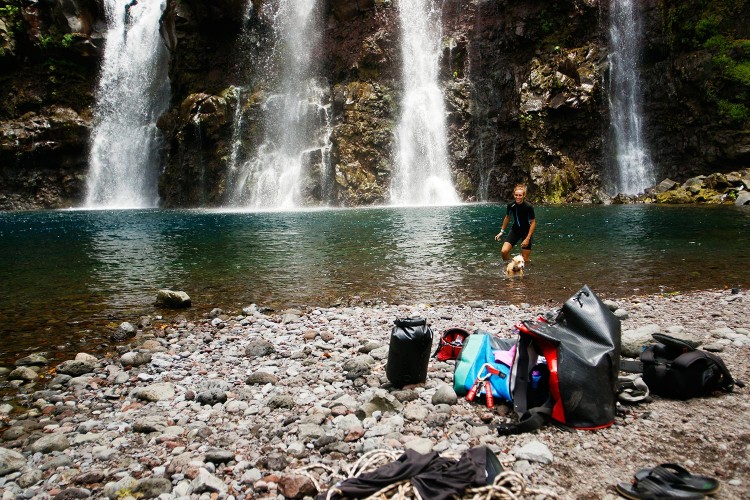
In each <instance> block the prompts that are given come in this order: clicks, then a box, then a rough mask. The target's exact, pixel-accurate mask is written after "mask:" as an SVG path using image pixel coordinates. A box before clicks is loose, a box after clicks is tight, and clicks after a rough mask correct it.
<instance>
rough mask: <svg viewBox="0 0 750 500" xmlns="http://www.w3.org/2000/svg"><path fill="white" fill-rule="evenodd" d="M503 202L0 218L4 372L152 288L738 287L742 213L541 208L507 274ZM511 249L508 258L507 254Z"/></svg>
mask: <svg viewBox="0 0 750 500" xmlns="http://www.w3.org/2000/svg"><path fill="white" fill-rule="evenodd" d="M503 215H504V207H503V206H500V205H494V204H477V205H462V206H452V207H450V206H449V207H413V208H369V209H349V210H320V211H301V212H253V213H229V212H217V211H166V210H125V211H45V212H21V213H3V214H0V335H1V337H0V338H1V339H2V341H1V342H0V365H10V364H12V363H13V362H14V361H15V360H16V359H18V358H19V357H21V356H24V355H26V354H28V352H31V351H39V350H42V351H47V352H49V353H50V356H52V357H57V358H58V359H64V358H67V357H70V356H71V355H73V354H75V353H76V352H79V351H88V352H96V351H97V350H104V349H107V348H108V347H107V346H106V345H103V344H107V343H108V337H109V334H110V333H111V331H112V329H113V328H115V327H116V326H117V325H119V323H120V322H122V321H135V320H137V319H138V317H139V316H141V315H157V314H163V315H164V316H165V317H166V318H172V317H174V315H175V314H176V313H175V312H174V311H166V310H158V309H156V308H154V306H153V305H152V304H153V301H154V298H155V296H156V291H157V290H158V289H160V288H171V289H176V290H184V291H186V292H187V293H188V294H189V295H190V296H191V298H192V299H193V304H194V306H193V307H192V308H191V309H190V310H187V311H183V312H180V314H186V315H188V316H197V315H200V314H203V313H205V312H207V311H209V310H210V309H211V308H213V307H222V308H223V309H225V310H228V311H231V310H234V311H239V310H240V309H241V308H242V307H243V306H246V305H248V304H250V303H257V304H258V305H261V306H269V307H274V308H283V307H289V306H295V307H303V306H323V307H326V306H330V305H332V304H337V303H342V302H343V303H347V302H349V301H350V300H351V299H352V298H357V299H356V300H361V301H365V302H367V301H371V302H377V301H387V302H393V301H403V302H407V303H416V302H428V303H438V302H440V303H458V302H463V301H467V300H485V299H488V300H493V301H500V302H509V303H521V302H529V303H542V302H546V301H549V302H552V303H554V304H557V303H559V302H560V301H562V300H564V299H566V298H567V297H568V296H569V295H571V294H572V293H573V292H575V291H576V290H577V289H578V288H580V286H582V285H583V284H588V285H589V286H591V287H592V288H593V289H594V290H595V291H597V292H598V293H599V294H600V295H601V296H603V297H606V296H610V297H620V296H628V295H632V294H646V293H655V292H665V293H670V292H682V291H688V290H694V289H705V288H722V287H742V288H746V287H748V286H750V276H749V273H748V269H750V256H748V252H747V248H748V247H750V236H748V231H747V229H748V227H750V210H747V208H736V207H685V206H679V207H674V206H651V205H615V206H589V205H585V206H584V205H582V206H565V207H537V218H538V227H537V234H536V236H535V246H534V251H533V252H532V264H531V266H530V267H529V268H528V270H527V273H526V275H525V276H524V277H523V278H521V279H509V278H507V277H506V276H504V274H503V268H502V265H501V262H500V257H499V250H500V243H498V242H496V241H494V239H493V238H494V235H495V234H497V232H498V230H499V225H500V221H501V219H502V217H503ZM515 253H518V252H517V251H516V252H514V254H515Z"/></svg>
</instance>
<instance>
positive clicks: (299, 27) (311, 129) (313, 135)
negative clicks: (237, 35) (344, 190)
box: [229, 0, 331, 209]
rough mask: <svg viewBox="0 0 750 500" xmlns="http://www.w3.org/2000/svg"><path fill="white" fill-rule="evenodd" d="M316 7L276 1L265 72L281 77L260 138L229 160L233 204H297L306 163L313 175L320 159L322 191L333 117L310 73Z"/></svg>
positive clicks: (297, 0)
mask: <svg viewBox="0 0 750 500" xmlns="http://www.w3.org/2000/svg"><path fill="white" fill-rule="evenodd" d="M264 8H265V7H264ZM318 10H319V9H318V5H317V2H316V1H315V0H281V1H280V2H279V4H278V10H277V11H276V12H275V14H274V17H273V26H274V44H275V46H274V51H273V54H272V55H271V58H272V61H270V64H268V67H269V73H271V74H269V75H267V78H268V80H273V79H274V78H275V77H278V82H279V83H278V84H276V85H275V89H274V90H273V91H272V92H271V94H270V95H269V96H268V98H267V99H266V101H265V102H264V104H263V106H262V109H263V123H264V126H265V137H264V141H263V143H262V144H260V145H259V146H258V148H257V151H256V152H255V154H254V156H253V157H252V158H249V159H242V158H240V155H236V156H235V158H234V160H233V161H234V164H233V165H230V176H229V178H230V186H229V189H230V199H229V202H230V204H231V205H233V206H245V207H250V208H271V209H289V208H294V207H296V206H299V205H301V204H302V203H303V202H304V199H303V193H302V186H301V184H302V181H303V178H305V176H306V174H307V173H308V172H306V168H309V174H310V175H312V173H313V171H314V170H316V168H315V165H319V166H318V167H317V170H318V174H319V175H320V176H321V181H320V182H319V185H320V186H321V191H322V192H323V193H325V191H326V186H325V181H324V180H323V179H325V178H327V177H328V176H329V175H328V174H329V169H330V161H329V150H330V134H331V123H330V113H329V105H325V104H323V103H324V101H325V99H326V91H325V89H324V86H323V85H322V84H321V83H320V82H318V81H317V80H316V79H315V77H314V75H315V69H316V68H315V60H314V57H313V51H314V50H315V48H316V47H317V45H318V43H319V39H320V33H319V29H318V24H319V19H318V18H319V13H318ZM250 56H251V55H250V54H248V55H247V56H246V57H250ZM274 67H275V68H277V70H274V69H272V68H274ZM276 72H278V75H277V74H276ZM240 95H241V93H240ZM238 105H241V104H240V103H238ZM234 126H235V133H237V132H236V131H237V130H238V127H241V126H242V122H241V113H240V114H239V115H236V117H235V124H234ZM238 135H239V134H238ZM237 140H240V139H239V138H238V139H237Z"/></svg>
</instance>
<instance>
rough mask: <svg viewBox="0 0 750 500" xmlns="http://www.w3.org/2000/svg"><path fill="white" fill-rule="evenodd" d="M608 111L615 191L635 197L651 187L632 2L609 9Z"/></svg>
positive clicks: (623, 0)
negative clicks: (612, 147)
mask: <svg viewBox="0 0 750 500" xmlns="http://www.w3.org/2000/svg"><path fill="white" fill-rule="evenodd" d="M609 34H610V51H609V57H608V59H609V108H610V112H611V114H612V116H611V127H612V133H613V139H614V152H615V160H616V167H617V180H616V186H615V187H616V190H617V192H619V193H624V194H637V193H641V192H643V191H644V190H645V189H646V188H647V187H650V186H652V185H653V184H654V179H655V176H654V171H653V170H654V169H653V165H652V163H651V159H650V158H649V154H648V151H647V148H646V145H645V144H644V141H643V137H642V113H641V84H640V81H639V80H640V78H639V74H638V60H639V59H640V38H641V34H640V19H639V16H638V6H637V2H636V0H612V2H611V8H610V30H609Z"/></svg>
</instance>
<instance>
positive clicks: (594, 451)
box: [0, 289, 750, 500]
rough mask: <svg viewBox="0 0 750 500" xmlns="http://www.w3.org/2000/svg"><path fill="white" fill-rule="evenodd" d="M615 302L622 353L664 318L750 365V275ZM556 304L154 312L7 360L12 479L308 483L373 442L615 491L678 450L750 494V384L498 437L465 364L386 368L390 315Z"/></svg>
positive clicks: (78, 485) (544, 487)
mask: <svg viewBox="0 0 750 500" xmlns="http://www.w3.org/2000/svg"><path fill="white" fill-rule="evenodd" d="M600 298H602V299H604V297H600ZM606 303H607V305H608V306H610V308H611V309H612V310H613V311H615V312H616V314H617V315H618V317H620V318H621V320H622V331H623V353H625V354H628V353H631V355H632V353H637V352H638V349H640V348H641V347H642V346H643V345H645V344H647V343H649V342H650V336H651V334H652V333H656V332H661V333H668V334H670V335H674V336H680V337H684V338H688V339H690V340H692V341H695V342H697V343H699V344H701V347H702V348H705V349H707V350H710V351H713V352H716V353H718V354H719V355H720V356H721V357H722V359H723V360H724V361H725V363H726V365H727V367H728V368H729V370H730V372H731V373H732V375H733V376H734V378H735V379H738V380H745V381H750V368H749V363H748V360H749V358H750V314H749V311H750V296H749V295H747V292H745V291H744V290H737V289H734V290H708V291H701V292H695V293H685V294H670V295H649V296H632V297H626V298H607V301H606ZM559 306H560V304H549V303H548V304H541V305H534V304H517V305H509V304H499V303H492V302H485V301H483V302H469V303H465V304H460V305H446V304H443V305H439V304H398V305H396V304H381V305H375V306H357V305H353V306H337V307H325V308H322V307H321V308H309V309H307V310H293V309H290V310H285V311H270V310H265V309H263V308H262V307H259V306H256V305H248V306H247V307H245V308H244V309H242V310H241V311H224V310H222V309H219V308H218V307H217V308H216V309H214V310H213V311H212V312H211V313H210V314H208V315H207V316H206V317H204V318H202V319H199V320H188V319H185V318H184V317H180V316H179V314H176V313H175V315H174V317H169V316H165V317H164V318H143V319H142V320H141V322H140V324H139V325H134V326H135V331H134V332H133V334H134V337H131V338H129V339H128V340H126V341H124V342H121V343H119V344H118V345H117V348H116V351H113V352H112V353H111V355H109V356H106V357H95V356H92V355H90V354H88V353H85V352H82V353H80V354H78V355H77V356H76V357H75V359H71V360H68V361H65V362H63V363H61V364H59V365H58V366H56V367H54V368H52V367H50V366H48V365H47V364H46V360H44V359H43V358H41V357H34V356H29V357H28V358H25V359H24V360H19V362H18V363H17V365H16V367H9V368H10V369H12V370H13V371H12V372H10V374H6V375H4V377H6V378H11V379H14V380H19V381H20V382H16V384H17V385H18V386H19V389H18V391H19V396H18V403H19V404H18V405H15V406H14V405H11V404H4V405H2V406H0V434H1V437H2V442H0V494H1V495H2V499H3V500H6V499H7V500H9V499H47V498H56V499H71V498H110V499H130V498H160V499H163V500H171V499H200V500H203V499H205V500H209V499H210V500H213V499H246V498H248V499H249V498H278V499H282V498H313V497H314V496H315V495H316V494H318V493H323V494H324V493H325V491H326V490H327V489H328V487H330V486H332V485H333V484H334V483H335V482H336V481H339V480H341V479H343V478H346V477H348V475H349V474H350V473H351V467H352V465H353V464H355V463H356V462H357V461H358V460H359V459H360V458H361V457H363V456H365V455H366V454H369V453H376V452H377V451H378V450H383V451H385V452H388V453H391V454H394V453H395V454H396V456H397V454H399V453H400V452H401V451H403V450H405V449H413V450H416V451H419V452H421V453H428V452H432V451H435V452H438V453H440V454H441V455H443V456H455V457H458V455H460V453H461V452H463V451H465V450H467V449H468V448H471V447H474V446H487V447H489V448H490V449H491V450H493V451H494V452H495V454H496V455H497V456H498V458H499V459H500V461H501V463H502V464H503V467H504V468H505V469H506V470H508V471H513V472H514V473H515V475H516V477H517V478H519V479H518V481H519V484H521V485H522V486H523V487H525V488H526V490H521V491H519V492H517V496H518V497H521V498H544V497H547V498H565V499H568V498H570V499H574V498H588V499H600V498H603V499H615V498H620V497H619V496H618V494H617V493H616V491H615V489H614V485H615V484H617V483H618V482H621V481H624V482H629V481H630V480H631V478H632V476H633V474H634V473H635V472H636V470H638V469H640V468H642V467H653V466H655V465H658V464H661V463H669V462H672V463H679V464H681V465H682V466H684V467H686V468H688V469H689V470H690V471H691V472H694V473H700V474H704V475H709V476H712V477H715V478H717V479H719V481H720V482H721V489H720V490H719V491H718V492H717V493H716V495H715V496H714V497H715V498H726V499H741V498H750V494H748V491H750V421H748V419H747V415H748V414H750V401H748V397H747V394H748V389H746V388H740V387H736V388H735V390H734V392H731V393H720V394H716V395H714V396H711V397H705V398H694V399H691V400H688V401H674V400H668V399H662V398H660V397H658V396H653V397H651V398H649V399H647V400H646V401H643V402H640V403H637V404H630V405H622V406H621V408H620V409H619V411H618V415H617V418H616V421H615V424H614V425H613V426H612V427H610V428H607V429H604V430H599V431H576V432H570V431H566V430H563V429H560V428H557V427H553V426H547V427H545V428H543V429H541V430H539V431H536V432H533V433H528V434H520V435H514V436H499V435H498V434H497V432H496V430H495V426H496V425H497V424H500V423H505V422H510V421H511V420H512V418H513V415H512V411H511V410H510V409H509V408H508V407H507V406H506V405H503V404H498V405H496V406H495V408H492V409H488V408H487V407H486V406H484V404H483V403H482V402H481V401H479V402H468V401H466V400H465V399H464V398H462V397H457V396H456V394H455V392H454V391H453V389H452V385H453V368H454V362H451V361H448V362H438V361H436V360H434V359H431V360H430V362H429V366H428V373H427V381H426V383H424V384H419V385H417V386H407V387H404V388H395V387H393V386H392V385H391V384H390V382H389V381H388V378H387V376H386V370H385V367H386V362H387V359H388V349H389V338H390V332H391V327H392V325H393V321H394V319H396V318H403V317H414V316H418V317H423V318H426V319H427V321H428V323H429V324H430V326H431V328H432V330H433V331H434V333H435V336H434V339H433V346H435V345H437V341H438V337H439V335H440V333H441V332H442V331H443V330H445V329H447V328H451V327H462V328H465V329H467V330H469V331H475V330H477V329H481V330H483V331H487V332H491V333H495V334H497V335H499V336H501V337H507V338H511V337H512V336H513V325H514V324H516V323H517V322H518V321H520V320H524V319H532V318H534V317H536V316H537V315H539V314H543V313H545V312H548V311H549V310H550V309H552V308H554V307H559ZM40 358H41V359H40ZM29 384H33V385H29Z"/></svg>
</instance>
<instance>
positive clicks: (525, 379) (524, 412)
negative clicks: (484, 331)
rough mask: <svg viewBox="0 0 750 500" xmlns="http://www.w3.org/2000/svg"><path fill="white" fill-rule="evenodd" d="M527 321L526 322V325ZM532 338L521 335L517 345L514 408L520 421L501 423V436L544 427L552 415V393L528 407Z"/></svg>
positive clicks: (553, 402)
mask: <svg viewBox="0 0 750 500" xmlns="http://www.w3.org/2000/svg"><path fill="white" fill-rule="evenodd" d="M525 324H526V322H524V325H525ZM531 342H532V338H531V336H530V335H524V334H522V335H519V337H518V346H517V347H516V359H515V362H514V366H513V370H514V372H515V373H514V383H515V385H514V387H513V408H514V410H515V411H516V413H517V414H518V415H519V421H518V423H515V424H499V425H498V426H497V427H496V429H497V433H498V434H500V435H501V436H507V435H510V434H521V433H523V432H531V431H534V430H536V429H539V428H541V427H543V426H544V425H545V424H546V423H547V421H548V420H549V419H550V417H551V416H552V408H553V407H554V405H555V401H554V399H553V398H552V395H551V394H550V396H549V397H548V398H547V401H545V402H544V404H542V405H541V406H537V407H534V408H528V397H527V396H528V391H529V384H530V374H529V371H530V370H531V366H530V365H531V361H530V359H529V348H530V346H531Z"/></svg>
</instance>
